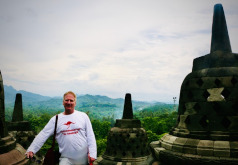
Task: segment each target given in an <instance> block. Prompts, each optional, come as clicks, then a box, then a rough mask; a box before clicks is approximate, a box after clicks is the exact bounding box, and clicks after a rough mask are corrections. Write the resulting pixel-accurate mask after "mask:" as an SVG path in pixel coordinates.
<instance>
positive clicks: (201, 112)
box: [150, 4, 238, 165]
mask: <svg viewBox="0 0 238 165" xmlns="http://www.w3.org/2000/svg"><path fill="white" fill-rule="evenodd" d="M237 109H238V54H235V53H232V52H231V47H230V41H229V36H228V31H227V27H226V20H225V15H224V11H223V7H222V5H221V4H217V5H215V6H214V17H213V27H212V41H211V51H210V54H206V55H205V56H201V57H199V58H196V59H194V61H193V69H192V72H191V73H189V74H188V75H187V76H186V77H185V79H184V81H183V83H182V86H181V91H180V100H179V109H178V116H179V117H178V125H177V126H176V127H175V128H173V130H172V131H171V132H170V134H169V135H166V137H163V138H161V139H160V141H159V142H160V146H156V145H150V147H151V151H152V153H153V154H154V155H153V158H154V162H156V161H158V162H161V163H162V164H166V165H175V164H176V165H191V164H192V165H223V164H226V165H227V164H229V165H231V164H233V165H235V164H238V141H237V140H238V117H237ZM156 151H157V152H156Z"/></svg>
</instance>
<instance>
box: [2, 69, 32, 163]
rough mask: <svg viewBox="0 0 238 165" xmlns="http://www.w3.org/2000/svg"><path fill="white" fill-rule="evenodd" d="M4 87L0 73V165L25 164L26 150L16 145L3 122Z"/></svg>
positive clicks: (26, 161)
mask: <svg viewBox="0 0 238 165" xmlns="http://www.w3.org/2000/svg"><path fill="white" fill-rule="evenodd" d="M4 99H5V98H4V87H3V79H2V74H1V71H0V165H7V164H16V165H17V164H19V165H20V164H21V165H23V164H27V163H28V162H29V161H28V160H27V159H25V158H26V157H25V152H26V150H25V149H24V148H23V147H22V146H21V145H19V144H17V143H16V140H14V139H13V138H12V137H11V136H10V135H9V134H8V130H7V126H6V122H5V104H4V101H5V100H4Z"/></svg>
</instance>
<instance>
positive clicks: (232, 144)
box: [230, 141, 238, 158]
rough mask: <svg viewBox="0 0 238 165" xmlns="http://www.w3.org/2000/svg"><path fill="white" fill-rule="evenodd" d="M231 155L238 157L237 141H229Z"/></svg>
mask: <svg viewBox="0 0 238 165" xmlns="http://www.w3.org/2000/svg"><path fill="white" fill-rule="evenodd" d="M230 149H231V155H230V156H231V157H233V158H238V141H231V142H230Z"/></svg>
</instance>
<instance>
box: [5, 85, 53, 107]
mask: <svg viewBox="0 0 238 165" xmlns="http://www.w3.org/2000/svg"><path fill="white" fill-rule="evenodd" d="M4 93H5V103H6V104H9V103H14V102H15V98H16V94H17V93H21V94H22V100H23V102H39V101H46V100H49V99H50V98H51V97H48V96H42V95H39V94H35V93H31V92H27V91H24V90H19V91H18V90H16V89H15V88H13V87H12V86H7V85H4Z"/></svg>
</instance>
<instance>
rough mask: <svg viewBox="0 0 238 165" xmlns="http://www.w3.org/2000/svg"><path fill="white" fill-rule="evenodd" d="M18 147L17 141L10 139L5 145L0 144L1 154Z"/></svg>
mask: <svg viewBox="0 0 238 165" xmlns="http://www.w3.org/2000/svg"><path fill="white" fill-rule="evenodd" d="M15 147H16V141H8V142H6V143H5V144H3V145H0V154H3V153H7V152H9V151H11V150H13V149H14V148H15Z"/></svg>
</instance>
